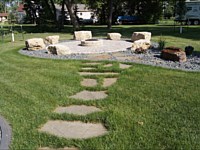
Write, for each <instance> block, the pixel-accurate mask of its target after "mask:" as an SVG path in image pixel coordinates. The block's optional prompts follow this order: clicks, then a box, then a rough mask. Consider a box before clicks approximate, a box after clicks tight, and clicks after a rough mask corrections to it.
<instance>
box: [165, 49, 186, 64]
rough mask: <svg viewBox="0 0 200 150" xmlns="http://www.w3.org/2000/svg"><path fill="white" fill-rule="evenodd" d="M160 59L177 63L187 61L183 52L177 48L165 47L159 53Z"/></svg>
mask: <svg viewBox="0 0 200 150" xmlns="http://www.w3.org/2000/svg"><path fill="white" fill-rule="evenodd" d="M161 58H163V59H165V60H172V61H179V62H185V61H187V58H186V54H185V52H184V51H183V50H182V49H181V48H178V47H166V48H165V49H163V50H162V51H161Z"/></svg>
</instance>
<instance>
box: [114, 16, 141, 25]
mask: <svg viewBox="0 0 200 150" xmlns="http://www.w3.org/2000/svg"><path fill="white" fill-rule="evenodd" d="M143 23H144V21H142V20H141V19H140V18H139V17H138V16H118V17H117V22H116V24H143Z"/></svg>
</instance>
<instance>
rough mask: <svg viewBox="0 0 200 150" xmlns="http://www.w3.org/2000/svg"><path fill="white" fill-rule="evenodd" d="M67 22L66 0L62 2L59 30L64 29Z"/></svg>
mask: <svg viewBox="0 0 200 150" xmlns="http://www.w3.org/2000/svg"><path fill="white" fill-rule="evenodd" d="M64 22H65V0H63V1H62V8H61V18H59V29H63V28H64Z"/></svg>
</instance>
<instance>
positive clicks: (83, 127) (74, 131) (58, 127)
mask: <svg viewBox="0 0 200 150" xmlns="http://www.w3.org/2000/svg"><path fill="white" fill-rule="evenodd" d="M98 65H103V64H101V63H100V62H99V63H97V62H90V63H84V67H82V68H81V69H82V70H85V72H79V74H80V75H82V76H87V78H84V79H83V81H81V85H82V86H85V87H94V86H97V85H98V84H99V85H100V83H98V80H96V79H91V78H88V77H89V76H90V75H96V76H98V75H103V76H102V77H104V79H103V84H102V85H101V86H102V87H103V88H107V87H109V86H112V85H113V84H114V83H115V82H117V78H109V77H106V76H110V75H119V73H117V72H98V70H97V72H90V71H89V70H91V69H96V68H93V67H91V66H95V67H97V66H98ZM112 66H113V64H106V65H103V67H112ZM129 67H131V65H126V64H121V63H120V64H119V68H120V69H127V68H129ZM107 96H108V94H107V93H106V91H87V90H83V91H81V92H78V93H76V94H75V95H72V96H70V97H69V98H72V99H77V100H82V101H94V100H104V99H105V98H106V97H107ZM102 111H103V110H101V109H99V108H97V107H95V106H86V105H71V106H67V107H57V108H56V109H55V110H54V113H58V114H60V115H62V114H69V115H70V114H73V115H82V116H85V115H88V114H91V113H94V112H102ZM39 131H40V132H46V133H49V134H51V135H54V136H58V137H63V138H67V139H88V138H94V137H98V136H103V135H106V134H108V133H109V132H108V131H107V129H106V128H105V127H104V125H103V124H102V123H84V122H81V121H62V120H49V121H47V123H46V124H44V125H43V126H42V127H41V128H40V129H39ZM39 150H53V149H51V148H49V147H44V148H39ZM60 150H78V149H77V148H74V147H72V148H68V147H67V148H60Z"/></svg>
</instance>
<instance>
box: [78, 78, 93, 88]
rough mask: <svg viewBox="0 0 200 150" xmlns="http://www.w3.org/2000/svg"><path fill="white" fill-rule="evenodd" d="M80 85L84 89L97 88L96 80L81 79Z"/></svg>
mask: <svg viewBox="0 0 200 150" xmlns="http://www.w3.org/2000/svg"><path fill="white" fill-rule="evenodd" d="M81 85H82V86H86V87H94V86H97V80H96V79H83V81H81Z"/></svg>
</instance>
